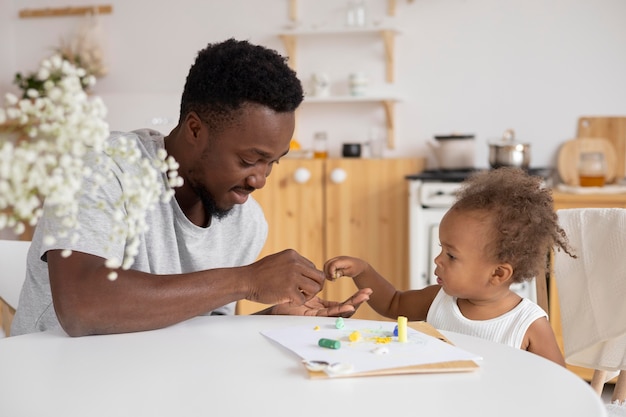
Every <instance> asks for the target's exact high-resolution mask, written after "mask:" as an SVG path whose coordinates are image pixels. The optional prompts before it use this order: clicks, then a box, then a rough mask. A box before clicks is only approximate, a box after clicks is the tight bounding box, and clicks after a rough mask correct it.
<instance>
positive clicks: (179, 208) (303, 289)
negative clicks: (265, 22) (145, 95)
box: [11, 39, 371, 336]
mask: <svg viewBox="0 0 626 417" xmlns="http://www.w3.org/2000/svg"><path fill="white" fill-rule="evenodd" d="M302 94H303V93H302V86H301V84H300V81H299V80H298V78H297V77H296V74H295V73H294V72H293V71H292V70H291V69H290V68H289V67H288V66H287V64H286V61H285V58H283V57H281V56H280V55H278V54H277V53H276V52H275V51H272V50H269V49H266V48H264V47H261V46H255V45H252V44H250V43H248V42H246V41H236V40H234V39H230V40H227V41H225V42H222V43H216V44H209V45H208V46H207V48H205V49H203V50H201V51H200V52H199V53H198V56H197V59H196V62H195V63H194V65H193V66H192V67H191V69H190V71H189V74H188V76H187V80H186V83H185V88H184V91H183V94H182V100H181V108H180V118H179V122H178V125H177V126H176V127H175V128H174V129H173V130H172V132H171V133H170V134H169V135H168V136H166V137H165V138H164V137H163V136H162V135H161V134H160V133H158V132H155V131H151V130H139V131H135V132H131V133H119V132H115V133H113V134H112V135H111V138H110V140H111V141H113V143H118V141H120V140H135V141H137V143H138V145H139V147H140V149H141V152H142V156H147V157H150V158H154V157H156V155H157V152H158V151H159V150H160V149H163V148H164V149H165V150H166V151H167V153H168V155H170V156H172V157H174V158H175V159H176V161H177V162H178V163H179V164H180V166H179V169H178V172H179V175H180V176H181V177H182V178H183V179H184V184H183V185H182V186H181V187H178V188H175V198H173V199H172V200H171V201H170V202H169V203H162V204H159V206H158V207H157V208H156V210H155V211H154V212H149V213H148V215H147V219H146V222H147V224H148V226H149V230H148V231H147V232H145V233H144V234H143V235H142V236H141V237H140V244H139V247H138V248H137V249H136V252H137V254H136V256H135V258H134V263H133V265H132V266H131V268H130V269H128V270H124V269H119V268H111V267H109V266H110V265H107V263H106V262H105V259H107V258H110V255H111V254H112V255H113V256H114V257H116V258H117V259H122V258H123V256H124V253H125V252H124V251H125V249H126V248H127V245H128V242H127V241H126V240H125V239H122V240H121V241H120V242H111V241H109V240H107V239H106V238H103V236H104V235H107V232H108V231H109V230H111V228H112V227H113V219H112V217H113V215H112V211H111V210H110V208H111V207H112V206H113V203H112V202H113V201H115V199H116V198H119V196H120V195H122V193H123V181H121V180H120V179H119V178H121V177H122V175H124V174H126V175H127V174H128V173H132V172H133V169H136V167H134V166H132V164H130V163H129V162H128V161H123V160H120V161H115V162H116V164H117V166H116V168H115V169H116V170H119V172H118V171H116V172H115V174H116V178H118V180H117V181H110V182H109V183H107V184H106V185H105V186H104V187H102V188H101V189H100V191H99V194H98V195H97V196H96V197H93V196H90V195H87V194H85V196H83V197H82V198H83V199H84V201H83V200H81V205H80V207H81V211H80V213H79V223H80V229H79V233H80V239H79V240H78V241H74V240H72V239H70V238H59V239H57V241H56V242H55V243H54V244H53V245H51V246H44V245H43V243H42V242H43V240H44V239H43V235H44V232H43V230H46V233H49V232H50V231H51V230H52V231H54V230H58V229H59V228H60V227H61V226H60V225H57V224H55V222H54V220H52V219H51V217H50V216H44V218H43V219H42V221H41V222H40V223H39V225H38V226H37V230H36V231H35V235H34V237H33V244H32V246H31V251H30V253H29V259H28V272H27V279H26V282H25V284H24V288H23V290H22V294H21V297H20V302H19V307H18V310H17V313H16V316H15V319H14V322H13V326H12V329H11V333H12V334H13V335H17V334H22V333H29V332H35V331H42V330H46V329H52V328H56V327H58V326H61V327H62V328H63V329H64V330H65V331H66V332H67V333H68V334H69V335H70V336H82V335H90V334H108V333H122V332H133V331H142V330H150V329H157V328H162V327H165V326H168V325H171V324H174V323H178V322H180V321H183V320H186V319H189V318H191V317H194V316H197V315H200V314H232V313H233V310H234V305H233V304H234V302H236V301H237V300H241V299H247V300H252V301H257V302H261V303H265V304H275V305H274V306H273V307H271V308H269V309H267V310H266V311H263V312H262V313H266V314H305V315H333V316H335V315H341V316H350V315H351V314H352V313H353V312H354V311H355V309H356V308H357V307H358V306H359V305H360V304H361V303H362V302H363V301H366V300H367V299H368V298H369V293H370V292H371V291H370V290H361V291H359V292H357V293H356V294H355V295H354V296H353V297H352V298H351V299H350V300H348V301H346V302H344V303H339V302H328V301H325V300H321V299H319V298H317V297H316V296H315V295H316V294H317V293H318V292H319V291H320V290H321V288H322V286H323V282H324V274H323V273H322V272H321V271H319V270H318V269H317V268H316V267H315V265H313V264H312V263H311V262H310V261H309V260H307V259H306V258H304V257H302V256H301V255H300V254H298V253H296V252H295V251H293V250H286V251H283V252H281V253H277V254H274V255H270V256H267V257H265V258H263V259H260V260H258V261H256V262H255V260H256V259H257V257H258V255H259V253H260V251H261V248H262V247H263V244H264V242H265V239H266V236H267V223H266V221H265V218H264V216H263V212H262V210H261V208H260V206H259V205H258V203H256V201H254V200H253V199H252V198H250V193H252V192H253V191H254V190H256V189H259V188H262V187H263V186H264V185H265V181H266V179H267V177H268V176H269V175H270V172H271V170H272V166H273V165H274V164H276V163H278V161H279V160H280V158H281V157H283V156H284V155H285V154H287V152H288V150H289V143H290V140H291V137H292V135H293V131H294V126H295V114H294V113H295V110H296V108H297V107H298V106H299V105H300V103H301V102H302V98H303V95H302ZM163 181H164V186H166V183H167V180H166V179H165V178H163ZM102 207H104V208H109V210H106V209H102ZM67 250H71V251H72V254H71V255H70V256H69V257H68V256H63V255H64V252H63V251H67ZM112 272H114V273H116V274H117V275H118V277H117V279H116V280H115V281H110V280H109V279H107V276H109V274H111V273H112Z"/></svg>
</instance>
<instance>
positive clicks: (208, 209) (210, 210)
mask: <svg viewBox="0 0 626 417" xmlns="http://www.w3.org/2000/svg"><path fill="white" fill-rule="evenodd" d="M195 191H196V193H197V194H198V197H200V201H202V207H204V213H205V214H206V216H207V220H209V219H212V218H213V217H215V218H216V219H217V220H222V219H223V218H225V217H226V216H228V215H229V214H231V213H232V209H233V208H232V207H231V208H229V209H221V208H219V207H218V206H217V203H216V202H215V199H214V198H213V196H212V195H211V194H210V193H209V192H208V191H207V190H206V189H205V188H204V187H198V188H196V190H195Z"/></svg>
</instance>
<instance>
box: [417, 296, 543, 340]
mask: <svg viewBox="0 0 626 417" xmlns="http://www.w3.org/2000/svg"><path fill="white" fill-rule="evenodd" d="M456 300H457V298H456V297H451V296H449V295H448V294H446V293H445V291H444V290H443V289H441V290H439V293H438V294H437V296H436V297H435V300H434V301H433V303H432V305H431V306H430V309H429V310H428V315H427V317H426V321H427V322H428V323H430V324H431V325H433V326H434V327H435V328H436V329H439V330H447V331H451V332H457V333H462V334H467V335H470V336H476V337H480V338H482V339H487V340H491V341H493V342H498V343H503V344H505V345H509V346H512V347H515V348H521V346H522V341H523V340H524V335H525V334H526V330H528V327H530V325H531V324H532V323H533V322H534V321H535V320H537V319H539V318H541V317H548V315H547V314H546V312H545V311H543V309H542V308H541V307H539V306H538V305H537V304H535V303H533V302H532V301H530V300H528V299H527V298H523V299H522V301H521V302H520V303H519V304H518V305H517V306H515V308H514V309H512V310H511V311H508V312H506V313H504V314H503V315H501V316H499V317H496V318H493V319H489V320H470V319H468V318H466V317H465V316H463V314H462V313H461V310H459V306H458V305H457V303H456Z"/></svg>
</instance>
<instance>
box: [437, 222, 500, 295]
mask: <svg viewBox="0 0 626 417" xmlns="http://www.w3.org/2000/svg"><path fill="white" fill-rule="evenodd" d="M491 227H492V226H491V224H490V222H489V221H488V217H487V216H486V213H485V212H483V211H460V210H449V211H448V212H447V213H446V215H445V216H444V217H443V219H442V221H441V224H440V225H439V242H440V245H441V252H440V253H439V255H438V256H437V257H436V258H435V264H436V265H437V268H435V275H436V276H437V282H438V283H439V284H440V285H441V286H443V289H444V291H445V292H446V293H447V294H448V295H451V296H455V297H458V298H464V299H481V298H484V297H485V296H486V295H487V293H488V291H489V289H490V288H493V286H492V285H491V284H490V280H491V278H492V276H493V274H494V272H495V270H496V269H497V267H498V264H497V263H496V262H494V261H492V260H491V258H490V257H489V256H488V253H487V250H486V246H487V244H488V243H489V235H490V232H491Z"/></svg>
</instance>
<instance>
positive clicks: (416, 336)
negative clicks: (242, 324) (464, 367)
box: [261, 319, 482, 373]
mask: <svg viewBox="0 0 626 417" xmlns="http://www.w3.org/2000/svg"><path fill="white" fill-rule="evenodd" d="M344 325H345V327H344V328H342V329H337V328H336V326H335V325H334V323H328V322H327V321H324V322H323V323H322V324H320V325H319V330H316V329H315V326H293V327H287V328H282V329H272V330H267V331H262V332H261V334H263V335H264V336H266V337H268V338H270V339H272V340H274V341H275V342H277V343H279V344H281V345H282V346H284V347H285V348H287V349H289V350H291V351H293V352H294V353H295V354H296V355H298V356H300V357H301V358H302V359H303V360H309V361H325V362H328V363H331V364H334V363H341V364H350V365H352V372H353V373H360V372H368V371H377V370H381V369H392V368H399V367H405V366H412V365H425V364H431V363H441V362H450V361H460V360H474V361H475V360H480V359H482V358H481V357H480V356H478V355H475V354H473V353H470V352H467V351H465V350H463V349H460V348H458V347H456V346H452V345H450V344H448V343H446V342H444V341H441V340H439V339H437V338H435V337H432V336H428V335H426V334H424V333H421V332H418V331H417V330H414V329H411V328H408V329H407V339H408V340H407V342H404V343H401V342H398V338H397V337H395V336H393V330H394V327H395V326H396V323H395V322H385V321H373V320H358V319H345V320H344ZM354 331H358V332H359V333H360V334H361V340H359V341H356V342H351V341H350V339H349V336H350V334H351V333H352V332H354ZM377 337H381V338H385V337H391V341H390V342H389V343H379V342H377V339H376V338H377ZM320 338H326V339H333V340H339V341H341V348H339V349H328V348H324V347H320V346H318V341H319V339H320ZM379 347H385V348H387V351H388V352H387V353H385V354H377V353H375V350H376V348H379Z"/></svg>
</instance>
